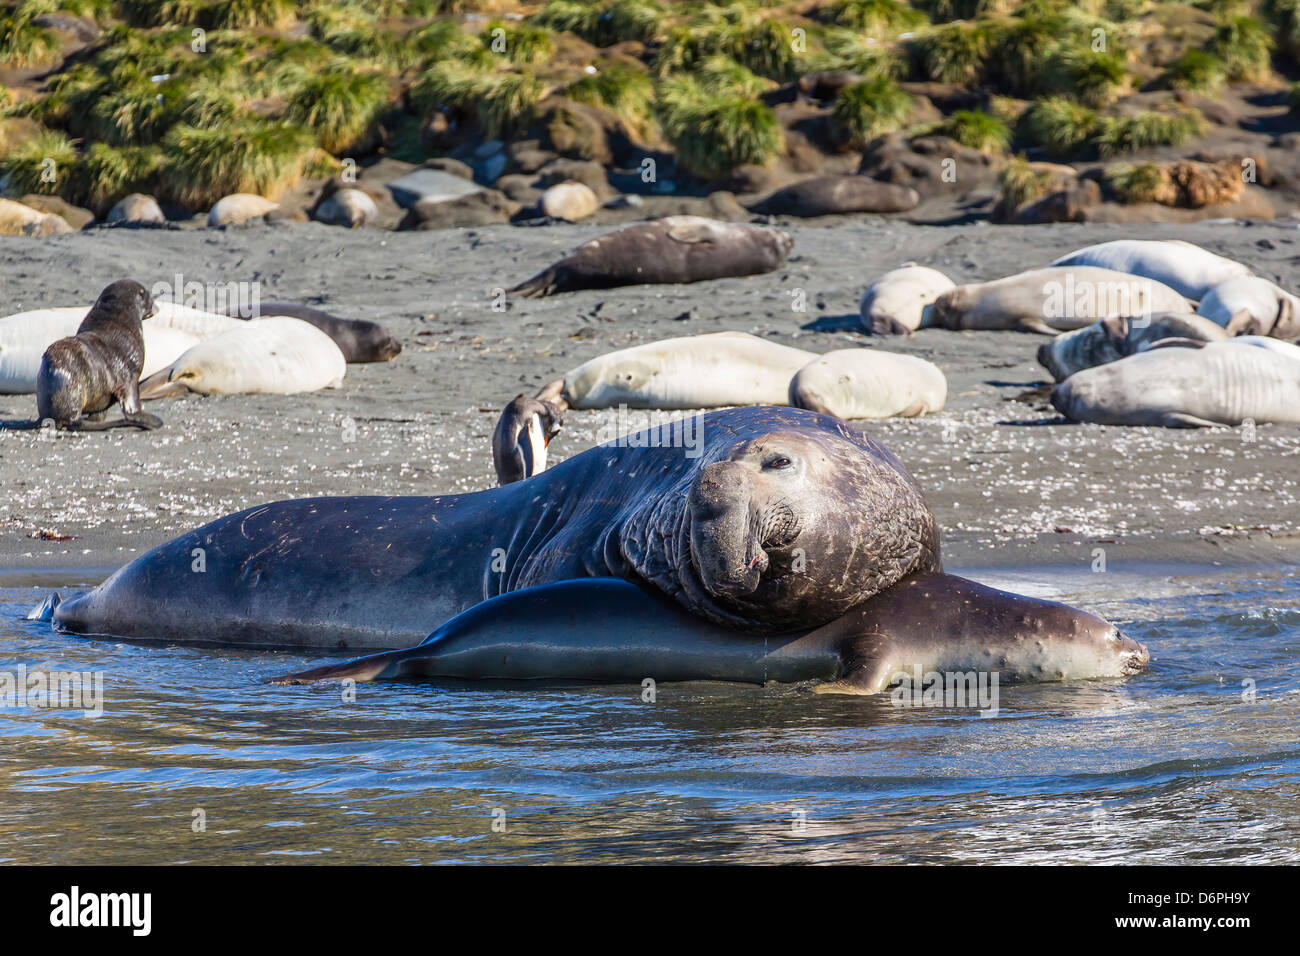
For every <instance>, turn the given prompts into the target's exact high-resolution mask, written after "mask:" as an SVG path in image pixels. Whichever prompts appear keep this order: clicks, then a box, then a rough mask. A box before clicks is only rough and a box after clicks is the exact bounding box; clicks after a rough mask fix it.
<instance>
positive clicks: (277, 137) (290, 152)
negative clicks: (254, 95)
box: [160, 119, 320, 207]
mask: <svg viewBox="0 0 1300 956" xmlns="http://www.w3.org/2000/svg"><path fill="white" fill-rule="evenodd" d="M163 148H164V152H165V154H166V161H165V164H164V167H163V170H162V172H163V175H162V176H161V177H160V178H161V184H160V187H161V188H162V190H163V191H164V192H165V194H166V195H168V196H170V197H171V198H174V199H175V200H177V201H178V202H181V203H184V204H186V205H189V206H198V207H203V206H210V205H211V204H212V203H214V202H216V201H217V200H218V199H220V198H221V197H222V196H226V195H229V194H230V193H240V192H243V193H256V194H258V195H261V196H268V197H274V196H275V195H276V194H277V193H279V192H280V191H282V190H283V189H285V188H286V187H288V186H291V185H293V184H294V183H296V182H297V181H298V180H299V179H300V178H301V177H302V176H303V175H304V174H306V173H307V172H308V171H309V170H310V169H311V168H312V167H313V166H315V165H319V161H320V160H319V156H318V155H317V149H316V145H315V142H314V140H313V137H312V134H311V133H310V132H309V131H307V130H305V129H302V128H301V127H298V126H294V125H292V124H289V123H273V122H269V121H267V120H260V119H245V120H240V121H239V122H236V123H229V124H222V125H220V126H215V127H212V128H210V129H201V128H199V127H195V126H186V125H179V126H175V127H173V128H172V129H171V131H170V132H169V133H168V134H167V138H166V139H165V140H164V142H163Z"/></svg>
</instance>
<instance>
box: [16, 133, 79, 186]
mask: <svg viewBox="0 0 1300 956" xmlns="http://www.w3.org/2000/svg"><path fill="white" fill-rule="evenodd" d="M46 160H53V162H54V169H53V171H54V176H55V180H54V182H42V175H43V174H44V173H45V171H46V169H47V168H49V164H48V163H47V162H46ZM76 161H77V150H76V147H74V146H73V144H72V140H70V139H69V138H68V137H67V136H66V135H65V134H63V133H61V132H59V131H57V130H42V131H41V132H40V133H39V134H38V135H36V136H34V137H32V138H31V139H29V140H26V141H25V142H22V143H19V144H17V145H16V146H14V147H12V148H10V149H7V150H5V151H4V152H3V153H0V180H3V181H4V183H5V191H6V192H7V193H8V194H9V195H12V196H21V195H23V194H24V193H46V194H51V193H57V192H61V187H62V186H64V185H66V177H67V176H68V175H69V173H70V170H71V169H72V167H73V166H74V165H75V164H76Z"/></svg>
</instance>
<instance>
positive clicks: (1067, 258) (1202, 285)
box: [1052, 239, 1251, 301]
mask: <svg viewBox="0 0 1300 956" xmlns="http://www.w3.org/2000/svg"><path fill="white" fill-rule="evenodd" d="M1052 265H1053V266H1096V267H1097V268H1099V269H1111V270H1114V271H1115V272H1126V273H1128V274H1129V275H1135V276H1145V277H1146V278H1148V279H1155V280H1156V281H1157V282H1160V283H1163V284H1164V285H1167V286H1169V288H1171V289H1173V290H1174V291H1175V292H1177V293H1179V294H1180V295H1184V296H1186V297H1187V298H1189V299H1192V300H1193V301H1199V300H1201V299H1203V298H1205V295H1206V293H1208V292H1209V291H1210V290H1211V289H1213V288H1214V287H1215V286H1216V285H1218V284H1219V283H1221V282H1227V281H1228V280H1229V279H1236V278H1239V277H1241V276H1248V275H1250V274H1251V272H1250V267H1249V266H1246V265H1243V264H1242V263H1240V262H1236V261H1235V260H1233V259H1227V258H1225V257H1223V256H1219V255H1215V254H1214V253H1213V252H1210V251H1209V250H1208V249H1202V248H1201V247H1200V246H1198V245H1195V244H1193V243H1190V242H1184V241H1183V240H1181V239H1115V240H1112V241H1110V242H1099V243H1097V244H1096V245H1092V246H1084V247H1083V248H1082V249H1076V250H1075V251H1074V252H1071V253H1069V254H1068V255H1064V256H1061V258H1059V259H1057V260H1056V261H1055V262H1053V263H1052Z"/></svg>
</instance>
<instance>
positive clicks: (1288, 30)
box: [1260, 0, 1300, 63]
mask: <svg viewBox="0 0 1300 956" xmlns="http://www.w3.org/2000/svg"><path fill="white" fill-rule="evenodd" d="M1260 13H1262V14H1263V16H1264V18H1265V19H1266V20H1267V21H1268V22H1269V23H1270V24H1271V25H1272V27H1273V33H1274V35H1275V37H1276V38H1277V46H1278V49H1279V50H1282V51H1283V52H1284V53H1286V54H1287V55H1288V56H1290V57H1291V59H1292V60H1294V61H1296V62H1298V63H1300V0H1264V2H1263V4H1261V6H1260Z"/></svg>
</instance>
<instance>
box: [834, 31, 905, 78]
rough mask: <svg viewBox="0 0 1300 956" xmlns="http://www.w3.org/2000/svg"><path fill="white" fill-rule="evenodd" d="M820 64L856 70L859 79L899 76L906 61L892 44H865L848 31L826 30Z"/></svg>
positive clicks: (903, 69) (903, 72)
mask: <svg viewBox="0 0 1300 956" xmlns="http://www.w3.org/2000/svg"><path fill="white" fill-rule="evenodd" d="M822 46H823V54H822V59H823V61H824V66H825V67H826V68H827V69H831V70H848V71H850V72H852V73H859V74H861V75H862V77H863V79H890V80H897V79H901V78H902V77H903V76H904V75H905V74H906V73H907V64H906V63H904V61H903V58H902V57H900V56H899V55H898V52H897V50H895V49H893V48H892V47H886V46H881V45H880V44H877V43H869V42H868V39H867V37H864V36H862V35H860V34H857V33H854V32H853V31H852V30H827V31H826V32H825V33H824V34H823V36H822Z"/></svg>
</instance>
